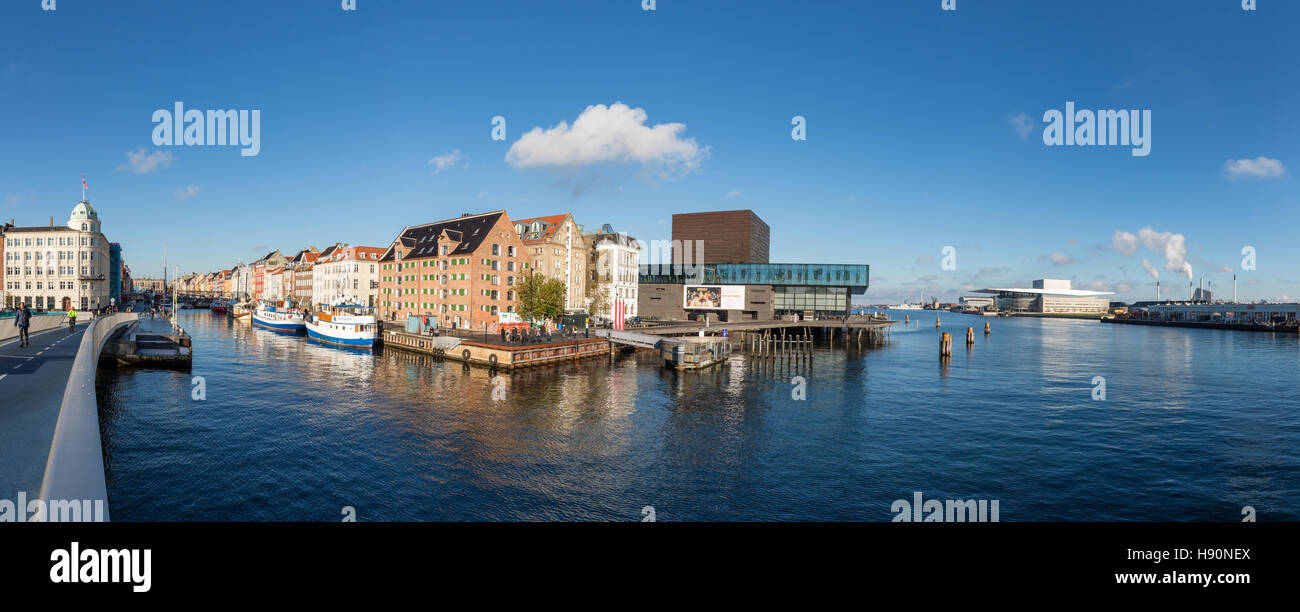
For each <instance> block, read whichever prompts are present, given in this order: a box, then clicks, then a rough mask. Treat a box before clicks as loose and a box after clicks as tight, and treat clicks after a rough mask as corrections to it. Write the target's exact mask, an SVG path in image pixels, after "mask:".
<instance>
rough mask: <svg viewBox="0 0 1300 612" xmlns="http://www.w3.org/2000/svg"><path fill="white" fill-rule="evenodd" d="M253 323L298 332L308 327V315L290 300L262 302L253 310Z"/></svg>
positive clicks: (274, 329) (271, 328) (272, 328)
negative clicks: (295, 306)
mask: <svg viewBox="0 0 1300 612" xmlns="http://www.w3.org/2000/svg"><path fill="white" fill-rule="evenodd" d="M253 325H256V326H258V327H264V328H266V329H270V330H273V331H281V332H289V333H294V334H296V333H298V332H301V331H304V330H306V329H307V321H306V316H305V315H304V314H303V312H302V310H301V309H299V308H294V307H293V305H292V304H290V303H289V300H284V301H283V302H275V303H272V302H261V303H259V304H258V305H257V308H255V309H254V310H253Z"/></svg>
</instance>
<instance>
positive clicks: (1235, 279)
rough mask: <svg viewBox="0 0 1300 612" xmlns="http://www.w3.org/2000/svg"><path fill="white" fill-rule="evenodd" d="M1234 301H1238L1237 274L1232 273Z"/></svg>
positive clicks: (1234, 302)
mask: <svg viewBox="0 0 1300 612" xmlns="http://www.w3.org/2000/svg"><path fill="white" fill-rule="evenodd" d="M1232 303H1233V304H1236V303H1237V275H1236V274H1233V275H1232Z"/></svg>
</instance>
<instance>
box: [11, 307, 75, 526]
mask: <svg viewBox="0 0 1300 612" xmlns="http://www.w3.org/2000/svg"><path fill="white" fill-rule="evenodd" d="M85 330H86V323H78V324H77V330H76V332H73V333H71V334H70V333H68V327H67V325H64V326H62V327H56V328H54V329H50V330H46V331H42V332H37V333H34V334H32V336H31V346H27V347H24V348H19V347H18V340H17V339H16V338H15V339H13V340H7V341H5V342H2V343H0V499H11V500H12V499H16V498H15V496H16V495H17V494H18V491H26V492H27V497H28V499H31V498H35V497H36V496H37V494H39V492H40V488H41V479H42V477H43V476H44V475H45V460H46V459H47V458H48V457H49V453H50V443H51V442H52V441H53V440H54V426H55V424H56V423H58V420H59V407H60V406H61V405H62V403H63V390H64V388H65V387H67V385H68V373H69V372H70V371H71V370H72V362H73V360H74V359H76V357H77V348H78V347H79V346H80V345H81V336H82V334H83V333H85Z"/></svg>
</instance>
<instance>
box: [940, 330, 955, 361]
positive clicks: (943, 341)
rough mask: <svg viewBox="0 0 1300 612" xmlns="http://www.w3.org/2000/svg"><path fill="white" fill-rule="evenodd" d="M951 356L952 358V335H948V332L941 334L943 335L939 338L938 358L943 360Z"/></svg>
mask: <svg viewBox="0 0 1300 612" xmlns="http://www.w3.org/2000/svg"><path fill="white" fill-rule="evenodd" d="M951 356H952V334H949V333H948V332H943V335H942V336H939V357H940V358H943V357H951Z"/></svg>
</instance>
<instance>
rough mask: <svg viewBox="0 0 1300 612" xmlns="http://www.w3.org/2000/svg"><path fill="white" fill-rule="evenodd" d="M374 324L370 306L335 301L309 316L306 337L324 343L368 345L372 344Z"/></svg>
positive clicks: (373, 340)
mask: <svg viewBox="0 0 1300 612" xmlns="http://www.w3.org/2000/svg"><path fill="white" fill-rule="evenodd" d="M378 327H379V326H378V325H377V324H376V322H375V310H374V309H373V308H370V307H368V306H360V305H352V304H338V305H335V306H329V307H326V308H324V309H323V310H321V311H320V312H317V313H316V314H314V315H312V317H311V320H310V321H308V322H307V336H308V337H310V338H312V339H313V340H319V341H321V342H324V343H326V344H334V345H338V346H346V347H352V348H370V347H373V346H374V345H375V337H376V336H377V330H378Z"/></svg>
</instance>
